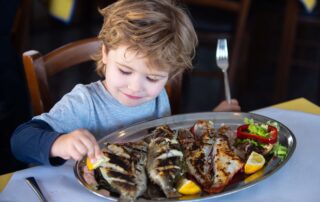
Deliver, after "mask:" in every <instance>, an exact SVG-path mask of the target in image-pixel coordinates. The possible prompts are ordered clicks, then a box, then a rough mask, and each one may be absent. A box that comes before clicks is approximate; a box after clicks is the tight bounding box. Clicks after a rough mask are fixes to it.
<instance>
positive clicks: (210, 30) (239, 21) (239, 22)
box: [185, 0, 251, 89]
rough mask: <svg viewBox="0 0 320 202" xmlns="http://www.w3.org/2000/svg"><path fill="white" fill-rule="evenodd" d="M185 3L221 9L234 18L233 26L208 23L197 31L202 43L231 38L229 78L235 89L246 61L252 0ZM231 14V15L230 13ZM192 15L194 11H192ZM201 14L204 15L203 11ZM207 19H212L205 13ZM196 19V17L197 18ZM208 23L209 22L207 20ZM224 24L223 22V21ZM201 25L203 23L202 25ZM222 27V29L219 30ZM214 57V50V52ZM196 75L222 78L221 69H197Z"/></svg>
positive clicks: (214, 43)
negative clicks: (246, 33)
mask: <svg viewBox="0 0 320 202" xmlns="http://www.w3.org/2000/svg"><path fill="white" fill-rule="evenodd" d="M185 3H186V4H187V5H188V6H191V7H192V6H200V12H201V8H203V9H211V8H212V12H213V13H214V12H215V11H220V12H224V13H227V14H228V15H224V16H222V17H221V18H223V17H226V16H230V18H231V19H234V20H233V21H234V23H233V24H232V25H231V28H230V27H228V26H225V24H223V25H222V26H221V25H220V27H210V26H211V25H212V24H213V23H211V24H210V22H209V24H206V25H205V27H204V28H202V27H200V28H199V29H197V27H196V29H197V30H196V31H197V33H198V36H199V42H200V45H201V43H203V45H205V46H208V44H209V45H210V46H213V47H214V50H215V45H216V41H217V38H222V37H224V38H228V39H230V40H229V42H231V43H229V44H228V46H229V50H230V51H229V56H230V58H229V69H228V73H229V80H230V87H231V88H232V89H233V88H234V87H235V86H236V85H235V83H236V82H235V81H236V77H237V76H239V72H240V71H239V68H241V67H240V66H241V65H240V64H241V63H243V62H244V60H243V58H242V56H244V55H243V52H244V49H245V48H244V43H243V41H244V38H245V37H244V36H245V29H246V26H247V17H248V14H249V9H250V5H251V0H185ZM229 14H230V15H229ZM191 15H192V11H191ZM201 15H204V14H203V13H201ZM204 18H207V19H205V20H206V21H210V20H211V19H209V18H208V16H206V15H204ZM195 20H196V19H195ZM206 23H207V22H206ZM221 24H222V23H221ZM200 26H201V25H200ZM219 29H220V30H219ZM212 57H214V52H213V54H212ZM193 75H194V76H199V77H210V78H222V74H221V71H218V72H216V71H215V72H214V71H210V70H195V71H194V72H193Z"/></svg>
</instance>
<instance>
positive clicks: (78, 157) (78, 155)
mask: <svg viewBox="0 0 320 202" xmlns="http://www.w3.org/2000/svg"><path fill="white" fill-rule="evenodd" d="M70 156H71V158H72V159H73V160H75V161H80V160H81V159H82V158H83V155H82V154H81V153H80V152H79V151H78V150H77V149H76V148H74V149H72V150H71V151H70Z"/></svg>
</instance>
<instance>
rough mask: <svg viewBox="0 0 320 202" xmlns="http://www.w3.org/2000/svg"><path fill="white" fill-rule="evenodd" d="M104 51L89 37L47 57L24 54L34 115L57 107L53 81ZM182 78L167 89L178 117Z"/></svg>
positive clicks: (29, 52)
mask: <svg viewBox="0 0 320 202" xmlns="http://www.w3.org/2000/svg"><path fill="white" fill-rule="evenodd" d="M99 48H101V41H100V40H98V39H97V38H88V39H83V40H79V41H75V42H72V43H69V44H66V45H64V46H62V47H59V48H57V49H55V50H53V51H51V52H49V53H48V54H46V55H42V54H41V53H39V52H38V51H35V50H30V51H26V52H24V53H23V64H24V70H25V74H26V79H27V84H28V90H29V97H30V100H31V107H32V113H33V115H39V114H41V113H43V112H47V111H49V110H50V109H51V107H52V106H53V105H54V101H53V99H52V95H51V93H52V92H53V91H54V89H52V88H50V83H49V78H50V77H52V76H54V75H56V74H57V73H60V72H62V71H63V70H66V69H68V68H70V67H74V66H75V65H79V64H81V63H84V62H88V61H91V60H92V59H91V56H92V55H93V54H94V53H96V52H97V50H98V49H99ZM181 80H182V78H181V76H180V77H178V78H176V79H174V80H172V81H170V82H168V83H167V84H166V90H167V93H168V96H169V100H170V104H171V109H172V113H173V114H176V113H178V110H179V105H180V94H181V82H182V81H181Z"/></svg>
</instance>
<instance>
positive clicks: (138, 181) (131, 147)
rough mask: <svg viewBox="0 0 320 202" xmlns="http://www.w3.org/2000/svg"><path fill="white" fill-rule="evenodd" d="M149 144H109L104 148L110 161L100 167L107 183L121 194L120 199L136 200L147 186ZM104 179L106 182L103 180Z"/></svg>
mask: <svg viewBox="0 0 320 202" xmlns="http://www.w3.org/2000/svg"><path fill="white" fill-rule="evenodd" d="M147 146H148V144H147V143H146V142H144V141H139V142H132V143H124V144H109V143H107V144H106V146H105V148H103V149H102V152H103V154H104V155H105V156H106V157H107V159H108V161H107V162H106V163H104V165H102V166H101V167H100V168H99V173H100V174H101V175H100V176H102V178H103V179H101V177H100V179H99V181H100V182H99V184H105V185H106V186H107V187H108V188H110V190H112V191H115V192H118V193H119V194H120V198H119V201H135V200H136V199H137V197H139V196H140V195H142V194H143V193H144V192H145V190H146V187H147V176H146V172H145V165H146V159H147ZM101 181H104V182H101Z"/></svg>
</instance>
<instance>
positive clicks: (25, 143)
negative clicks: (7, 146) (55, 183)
mask: <svg viewBox="0 0 320 202" xmlns="http://www.w3.org/2000/svg"><path fill="white" fill-rule="evenodd" d="M60 135H61V134H60V133H58V132H55V131H54V130H53V129H52V127H51V126H50V125H48V124H47V123H46V122H44V121H41V120H32V121H29V122H27V123H24V124H22V125H20V126H19V127H18V128H17V129H16V130H15V131H14V133H13V134H12V137H11V150H12V153H13V155H14V156H15V157H16V158H17V159H19V160H21V161H23V162H26V163H35V164H44V165H61V164H63V163H64V162H65V160H64V159H62V158H50V150H51V146H52V144H53V142H54V141H55V140H56V139H57V138H58V137H59V136H60Z"/></svg>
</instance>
